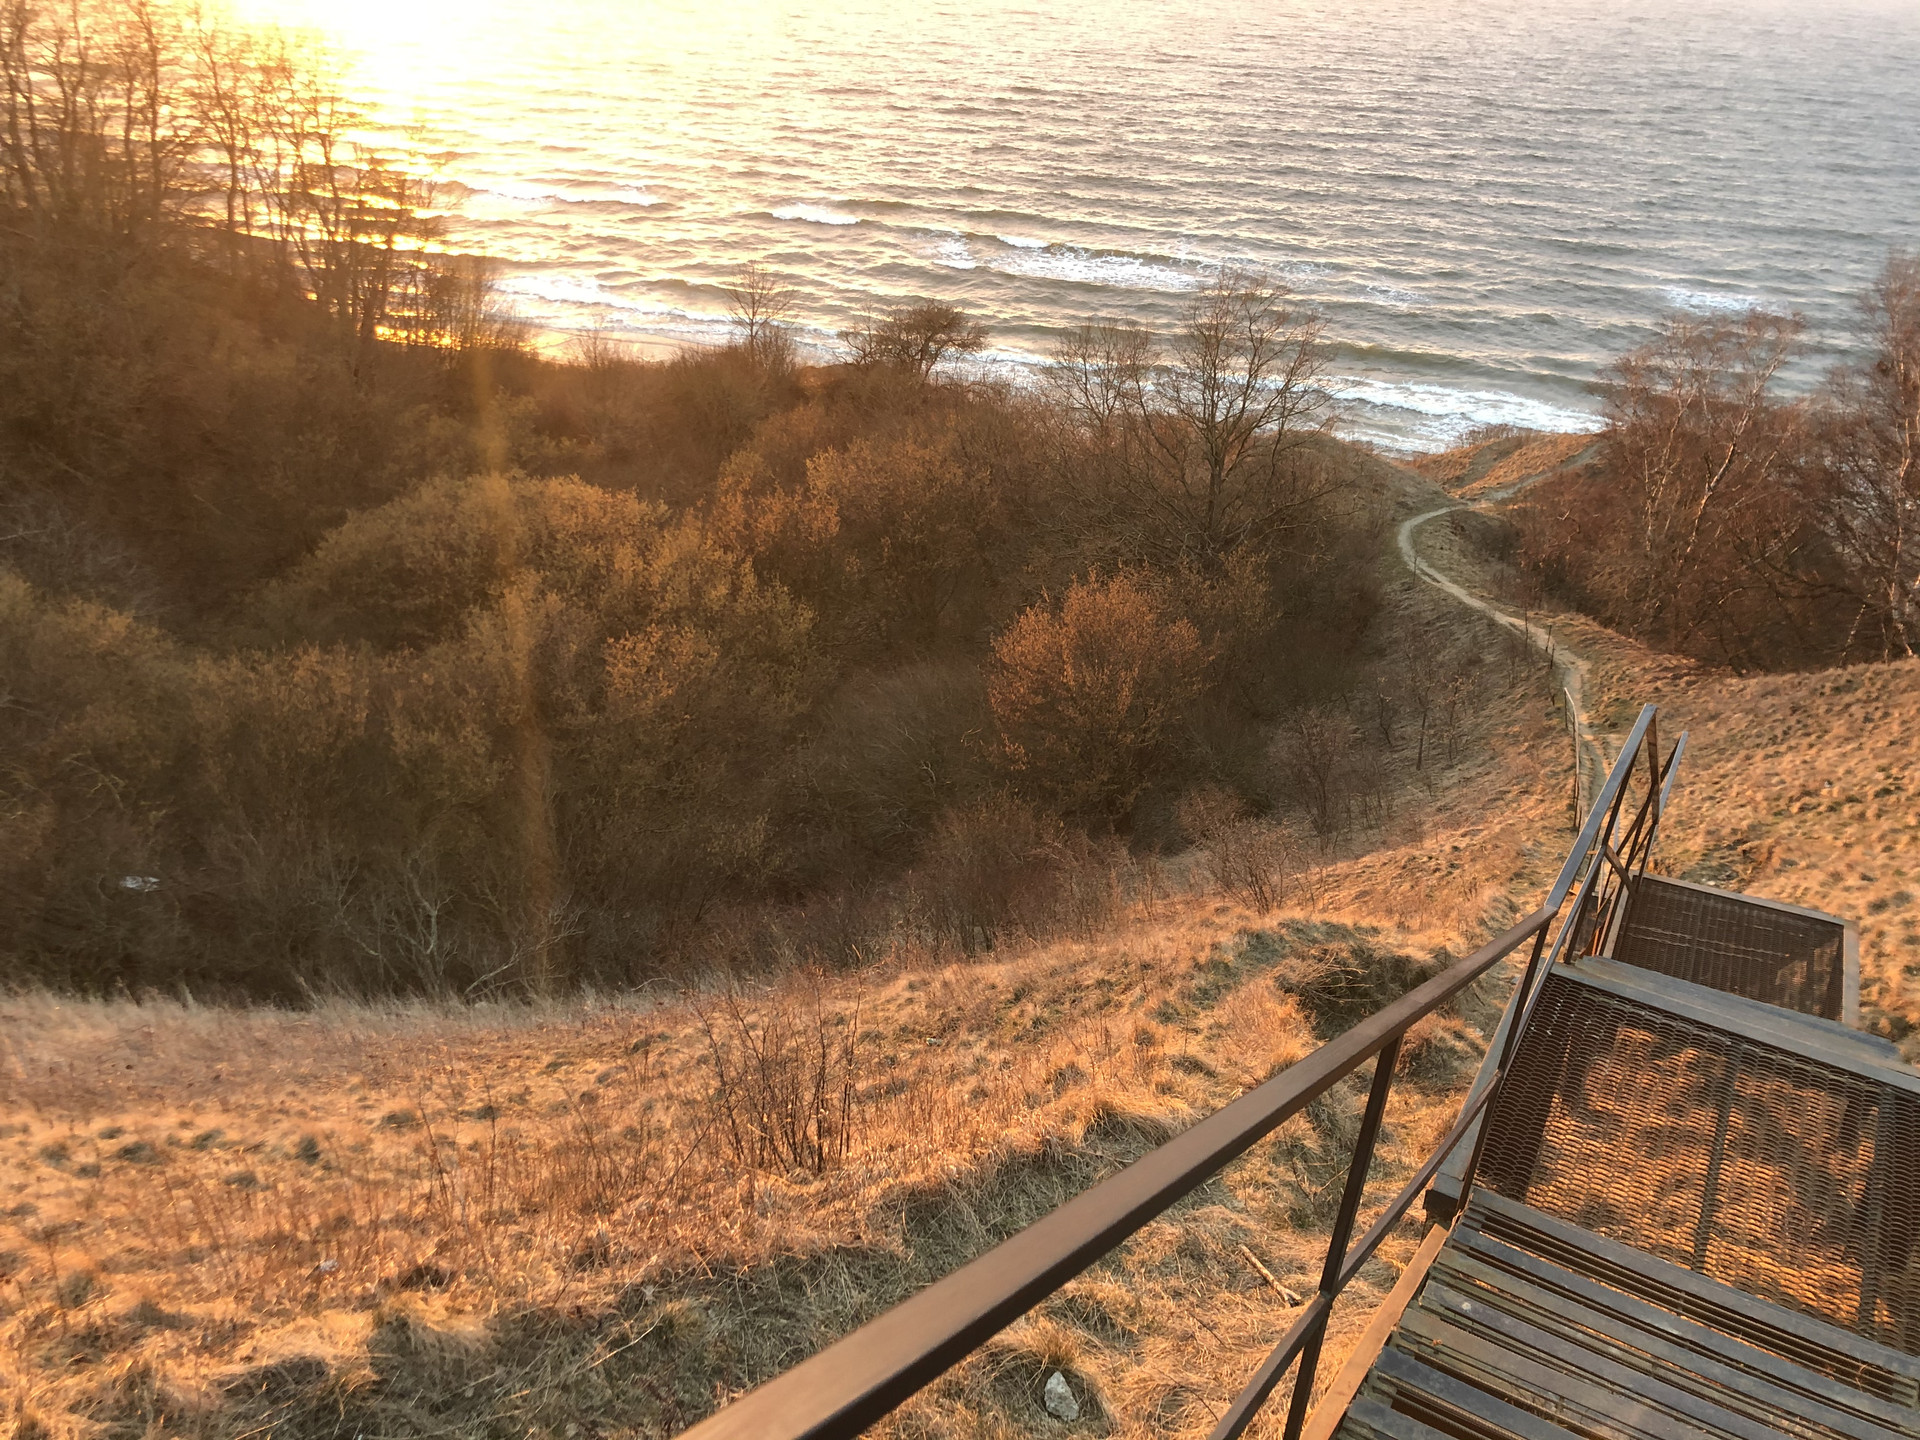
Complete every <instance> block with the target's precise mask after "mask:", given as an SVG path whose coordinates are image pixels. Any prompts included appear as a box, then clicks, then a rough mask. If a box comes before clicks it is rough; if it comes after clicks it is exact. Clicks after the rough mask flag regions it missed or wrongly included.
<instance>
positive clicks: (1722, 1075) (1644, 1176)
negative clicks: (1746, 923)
mask: <svg viewBox="0 0 1920 1440" xmlns="http://www.w3.org/2000/svg"><path fill="white" fill-rule="evenodd" d="M1481 1174H1482V1176H1483V1178H1484V1180H1485V1182H1486V1183H1487V1185H1488V1186H1489V1187H1490V1188H1492V1189H1493V1190H1494V1191H1496V1192H1497V1193H1499V1194H1501V1195H1505V1196H1507V1197H1508V1198H1509V1199H1513V1200H1518V1201H1521V1202H1522V1203H1524V1204H1527V1205H1531V1206H1533V1207H1534V1208H1536V1209H1538V1210H1543V1211H1545V1212H1546V1213H1547V1214H1549V1215H1554V1216H1557V1217H1559V1218H1561V1219H1563V1220H1566V1221H1568V1222H1570V1223H1572V1224H1575V1225H1579V1226H1581V1227H1583V1228H1585V1229H1588V1230H1592V1231H1595V1232H1596V1233H1598V1234H1601V1235H1606V1236H1609V1237H1611V1238H1613V1239H1616V1240H1619V1241H1621V1242H1623V1243H1625V1244H1628V1245H1631V1246H1633V1247H1634V1248H1636V1249H1638V1250H1642V1251H1644V1252H1646V1253H1647V1254H1650V1255H1657V1256H1659V1257H1660V1258H1662V1259H1665V1260H1670V1261H1673V1262H1674V1263H1676V1264H1679V1265H1684V1266H1687V1267H1688V1268H1689V1269H1692V1270H1695V1271H1698V1272H1699V1273H1701V1274H1703V1275H1709V1276H1712V1277H1713V1278H1714V1279H1716V1280H1721V1281H1724V1282H1725V1283H1727V1284H1729V1285H1732V1286H1734V1287H1736V1288H1738V1289H1740V1290H1744V1291H1746V1292H1747V1293H1748V1294H1750V1295H1755V1296H1759V1297H1760V1298H1762V1299H1764V1300H1769V1301H1772V1302H1773V1303H1775V1304H1778V1305H1784V1306H1787V1307H1789V1308H1791V1309H1795V1310H1799V1311H1802V1312H1804V1313H1806V1314H1809V1315H1814V1316H1818V1317H1819V1318H1820V1319H1823V1320H1826V1321H1828V1322H1830V1323H1832V1324H1835V1325H1839V1326H1843V1327H1845V1328H1847V1329H1850V1330H1854V1331H1856V1332H1858V1333H1859V1334H1862V1335H1865V1336H1868V1337H1869V1338H1871V1339H1874V1340H1877V1341H1879V1342H1880V1343H1881V1344H1884V1345H1890V1346H1893V1347H1894V1348H1896V1349H1900V1350H1904V1351H1906V1352H1907V1353H1909V1354H1920V1100H1917V1099H1916V1097H1914V1096H1912V1095H1910V1094H1907V1093H1906V1092H1904V1091H1901V1090H1897V1089H1895V1088H1894V1087H1892V1086H1890V1085H1887V1084H1885V1083H1882V1082H1879V1081H1876V1080H1874V1079H1872V1078H1869V1077H1866V1076H1861V1075H1856V1074H1852V1073H1850V1072H1848V1071H1846V1070H1842V1069H1838V1068H1836V1067H1833V1066H1829V1065H1823V1064H1819V1063H1817V1062H1815V1061H1812V1060H1807V1059H1804V1058H1802V1057H1800V1056H1797V1055H1794V1054H1792V1053H1790V1052H1788V1051H1786V1050H1783V1049H1779V1048H1776V1047H1774V1046H1771V1045H1763V1044H1760V1043H1758V1042H1755V1041H1753V1040H1750V1039H1747V1038H1745V1037H1742V1036H1737V1035H1734V1034H1732V1033H1730V1032H1727V1031H1723V1030H1717V1029H1713V1028H1711V1027H1709V1026H1705V1025H1700V1024H1696V1023H1694V1022H1692V1021H1688V1020H1683V1019H1681V1018H1679V1017H1677V1016H1675V1015H1672V1014H1670V1013H1668V1012H1666V1011H1664V1010H1658V1009H1654V1008H1652V1007H1650V1006H1646V1005H1641V1004H1637V1003H1635V1002H1633V1001H1630V1000H1626V999H1622V998H1620V997H1617V996H1614V995H1611V994H1608V993H1606V992H1603V991H1598V990H1594V989H1592V988H1590V987H1588V986H1585V985H1581V984H1579V983H1578V982H1576V981H1574V980H1571V979H1569V978H1567V977H1565V976H1560V975H1554V976H1550V977H1548V979H1547V982H1546V984H1545V986H1544V988H1543V989H1542V991H1541V994H1540V999H1539V1003H1538V1005H1537V1006H1536V1008H1535V1010H1534V1012H1533V1016H1532V1018H1531V1020H1530V1022H1529V1023H1528V1025H1527V1029H1526V1031H1525V1033H1524V1034H1523V1035H1522V1036H1521V1039H1520V1044H1519V1048H1518V1051H1517V1053H1516V1055H1515V1057H1514V1063H1513V1068H1512V1071H1511V1073H1510V1074H1509V1076H1508V1077H1507V1080H1506V1082H1505V1083H1504V1084H1503V1086H1502V1088H1501V1093H1500V1095H1499V1097H1498V1099H1497V1100H1496V1101H1495V1105H1494V1114H1493V1116H1492V1118H1491V1120H1490V1121H1489V1129H1488V1134H1487V1144H1486V1150H1485V1153H1484V1155H1483V1158H1482V1169H1481Z"/></svg>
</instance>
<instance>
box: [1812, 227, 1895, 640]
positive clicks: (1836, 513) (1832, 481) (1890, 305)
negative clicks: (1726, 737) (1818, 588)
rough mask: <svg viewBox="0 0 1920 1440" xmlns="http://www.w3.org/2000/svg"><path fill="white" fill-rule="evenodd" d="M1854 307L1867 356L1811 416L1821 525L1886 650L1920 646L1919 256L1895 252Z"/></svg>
mask: <svg viewBox="0 0 1920 1440" xmlns="http://www.w3.org/2000/svg"><path fill="white" fill-rule="evenodd" d="M1861 309H1862V312H1863V316H1864V319H1865V321H1866V327H1867V331H1868V336H1869V338H1870V340H1871V342H1872V345H1873V358H1872V360H1871V362H1870V363H1869V364H1868V365H1866V366H1864V367H1857V368H1846V369H1842V370H1840V371H1838V372H1837V373H1836V374H1835V375H1834V377H1833V380H1832V383H1831V385H1830V388H1829V396H1828V400H1827V404H1826V405H1825V406H1823V407H1822V413H1821V416H1820V423H1819V425H1818V434H1819V441H1818V445H1817V460H1816V465H1817V473H1818V475H1819V478H1820V480H1821V481H1822V482H1823V483H1822V484H1821V487H1820V488H1821V489H1822V491H1823V492H1824V493H1823V494H1822V495H1821V496H1820V501H1821V505H1820V508H1821V512H1822V516H1823V529H1824V530H1825V531H1826V533H1827V534H1828V535H1829V536H1830V537H1831V539H1832V541H1833V543H1834V547H1835V549H1836V550H1837V551H1838V552H1839V555H1840V558H1841V563H1842V565H1843V566H1844V567H1845V569H1846V571H1847V573H1848V576H1849V579H1850V580H1851V582H1852V584H1853V588H1854V589H1855V591H1856V593H1857V594H1858V597H1859V608H1858V611H1857V613H1856V615H1855V619H1854V622H1853V626H1852V632H1851V633H1849V635H1848V637H1847V645H1848V648H1849V649H1851V648H1852V647H1853V645H1854V642H1855V640H1856V639H1857V638H1858V636H1859V632H1860V631H1861V630H1862V629H1864V628H1867V627H1868V626H1869V625H1870V624H1872V623H1874V622H1876V621H1877V623H1878V625H1879V628H1880V629H1881V630H1882V632H1883V633H1882V637H1881V650H1882V652H1883V653H1884V654H1885V655H1886V656H1887V657H1889V658H1891V657H1892V656H1895V655H1912V654H1914V653H1915V647H1916V645H1920V256H1916V255H1911V254H1901V253H1898V252H1896V253H1894V254H1893V255H1891V256H1889V257H1888V259H1887V264H1886V268H1885V269H1884V270H1882V271H1881V273H1880V278H1879V279H1878V280H1877V281H1876V282H1875V283H1874V286H1873V288H1872V289H1871V290H1870V291H1868V292H1867V295H1866V297H1865V298H1864V300H1863V301H1862V305H1861Z"/></svg>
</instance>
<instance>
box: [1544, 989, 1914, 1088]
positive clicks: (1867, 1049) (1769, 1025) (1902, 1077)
mask: <svg viewBox="0 0 1920 1440" xmlns="http://www.w3.org/2000/svg"><path fill="white" fill-rule="evenodd" d="M1559 974H1560V975H1561V976H1563V977H1564V978H1566V979H1568V980H1572V981H1575V982H1577V983H1579V984H1582V985H1586V986H1588V987H1589V988H1591V989H1595V990H1601V991H1604V992H1606V993H1607V994H1609V995H1613V996H1616V997H1618V998H1619V999H1622V1000H1628V1001H1632V1002H1633V1003H1635V1004H1639V1005H1645V1006H1649V1007H1651V1008H1654V1009H1659V1010H1667V1011H1670V1012H1672V1013H1673V1014H1674V1015H1677V1016H1679V1017H1680V1018H1681V1019H1683V1020H1688V1021H1691V1022H1692V1023H1694V1024H1696V1025H1704V1026H1707V1027H1708V1028H1710V1029H1713V1030H1717V1031H1719V1032H1720V1033H1721V1034H1723V1035H1732V1036H1736V1037H1738V1038H1739V1039H1742V1040H1745V1041H1747V1042H1748V1043H1749V1044H1754V1045H1764V1046H1766V1047H1768V1048H1769V1049H1773V1050H1782V1051H1785V1052H1786V1053H1787V1054H1789V1055H1797V1056H1801V1057H1803V1058H1805V1059H1807V1060H1810V1061H1812V1062H1813V1063H1815V1064H1818V1065H1825V1066H1827V1067H1828V1068H1829V1069H1834V1070H1840V1071H1843V1072H1845V1073H1847V1074H1849V1075H1858V1076H1860V1077H1862V1078H1863V1079H1867V1080H1870V1081H1872V1082H1873V1083H1875V1084H1883V1085H1894V1086H1898V1087H1899V1088H1901V1089H1904V1090H1908V1091H1910V1092H1912V1093H1913V1094H1916V1095H1920V1073H1915V1072H1914V1071H1913V1070H1912V1069H1911V1068H1910V1067H1908V1066H1906V1065H1904V1064H1903V1063H1902V1062H1901V1059H1900V1052H1899V1051H1898V1050H1895V1049H1893V1048H1892V1047H1891V1046H1888V1047H1886V1048H1882V1045H1881V1044H1878V1043H1875V1042H1876V1041H1878V1040H1879V1037H1878V1036H1874V1035H1868V1034H1865V1033H1863V1032H1862V1031H1859V1030H1849V1029H1847V1028H1846V1026H1844V1025H1841V1024H1839V1023H1838V1022H1837V1021H1833V1020H1823V1019H1821V1018H1820V1017H1819V1016H1818V1015H1803V1014H1801V1012H1800V1011H1798V1010H1783V1009H1781V1008H1780V1007H1779V1006H1778V1005H1768V1004H1766V1003H1765V1002H1764V1001H1760V1000H1749V999H1747V998H1746V997H1745V996H1744V995H1734V994H1731V993H1730V992H1728V991H1725V990H1715V989H1714V988H1713V987H1712V986H1710V985H1696V984H1694V982H1693V981H1691V980H1676V979H1675V978H1674V977H1673V976H1671V975H1662V974H1660V973H1659V972H1657V971H1654V970H1642V969H1641V968H1640V967H1639V966H1637V965H1627V964H1623V963H1622V962H1620V961H1618V960H1607V959H1600V958H1594V959H1588V960H1581V961H1578V962H1576V963H1574V964H1571V965H1568V966H1567V967H1565V969H1564V970H1562V971H1560V972H1559Z"/></svg>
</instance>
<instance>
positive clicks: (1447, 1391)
mask: <svg viewBox="0 0 1920 1440" xmlns="http://www.w3.org/2000/svg"><path fill="white" fill-rule="evenodd" d="M1375 1386H1378V1387H1379V1389H1380V1392H1381V1393H1382V1394H1387V1393H1391V1394H1392V1395H1393V1397H1394V1399H1395V1401H1396V1402H1398V1401H1399V1400H1400V1399H1401V1398H1402V1397H1404V1396H1407V1395H1418V1396H1421V1397H1424V1398H1425V1399H1426V1400H1427V1401H1428V1402H1429V1403H1430V1404H1431V1405H1433V1406H1434V1407H1435V1408H1437V1409H1441V1410H1445V1411H1447V1412H1449V1413H1451V1414H1455V1415H1467V1416H1472V1417H1473V1418H1474V1419H1476V1420H1480V1421H1482V1422H1484V1423H1486V1424H1489V1425H1491V1426H1495V1427H1497V1428H1499V1429H1500V1430H1503V1431H1505V1432H1506V1433H1507V1434H1508V1435H1512V1436H1515V1437H1517V1440H1569V1434H1570V1432H1568V1431H1566V1430H1563V1429H1561V1428H1560V1427H1559V1426H1558V1425H1555V1424H1554V1423H1553V1422H1552V1421H1551V1420H1542V1419H1541V1418H1540V1417H1539V1416H1538V1415H1535V1414H1534V1413H1533V1412H1532V1411H1531V1410H1522V1409H1521V1408H1520V1407H1519V1406H1517V1405H1511V1404H1509V1403H1508V1402H1507V1401H1505V1400H1502V1399H1501V1398H1500V1397H1499V1396H1497V1395H1494V1394H1492V1393H1490V1392H1488V1391H1486V1390H1482V1389H1480V1388H1479V1387H1478V1386H1476V1385H1469V1384H1467V1383H1466V1381H1464V1380H1459V1379H1456V1378H1455V1377H1454V1376H1452V1375H1448V1374H1445V1373H1443V1372H1441V1371H1439V1370H1435V1369H1434V1368H1432V1367H1431V1366H1429V1365H1422V1364H1421V1363H1420V1362H1419V1361H1418V1360H1416V1359H1414V1358H1413V1356H1411V1355H1408V1354H1406V1353H1405V1352H1404V1351H1400V1350H1386V1351H1383V1352H1382V1353H1381V1355H1380V1362H1379V1364H1377V1365H1376V1366H1375V1367H1374V1380H1373V1382H1372V1383H1371V1384H1369V1385H1368V1387H1367V1392H1368V1395H1371V1394H1372V1393H1373V1391H1374V1388H1375ZM1354 1403H1355V1404H1356V1405H1359V1404H1369V1403H1372V1404H1377V1403H1379V1402H1378V1401H1372V1400H1369V1399H1368V1398H1367V1397H1366V1396H1363V1397H1362V1398H1361V1399H1360V1400H1357V1401H1355V1402H1354Z"/></svg>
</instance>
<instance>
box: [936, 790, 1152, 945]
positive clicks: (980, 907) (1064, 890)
mask: <svg viewBox="0 0 1920 1440" xmlns="http://www.w3.org/2000/svg"><path fill="white" fill-rule="evenodd" d="M1118 848H1119V847H1118V846H1117V845H1113V844H1106V845H1102V844H1100V843H1097V842H1095V841H1093V840H1090V839H1089V838H1088V837H1087V836H1085V835H1083V834H1079V833H1077V832H1073V831H1070V830H1069V829H1068V828H1067V827H1066V826H1065V825H1064V824H1062V823H1061V821H1060V820H1059V819H1058V818H1056V817H1055V816H1053V815H1050V814H1048V813H1046V812H1045V811H1042V810H1039V809H1036V808H1035V807H1033V806H1031V805H1029V804H1027V803H1025V802H1024V801H1022V800H1019V799H1017V798H1016V797H1013V796H1010V795H1005V794H998V795H991V796H988V797H987V798H985V799H983V800H979V801H976V802H973V803H971V804H967V805H961V806H956V807H954V808H953V809H951V810H949V811H947V812H946V813H945V814H944V815H942V816H941V817H940V819H939V821H938V822H937V823H936V824H935V826H934V831H933V836H932V838H931V839H930V840H929V842H928V845H927V849H926V852H925V855H924V857H923V859H922V862H921V865H920V867H919V869H918V870H917V871H916V873H915V876H914V885H915V890H916V895H917V898H918V901H919V904H920V906H921V909H922V913H923V916H924V919H925V923H926V926H927V928H928V929H929V930H930V931H931V932H932V936H933V939H934V941H935V943H936V944H949V945H955V946H957V947H958V948H959V949H960V950H961V951H962V952H963V953H966V954H969V955H971V954H976V953H978V952H981V951H986V950H991V949H993V948H994V947H995V946H996V945H998V944H1000V943H1002V942H1003V941H1004V940H1006V939H1009V938H1012V937H1015V936H1019V937H1023V938H1027V939H1035V940H1037V939H1043V938H1047V937H1050V936H1054V935H1061V934H1072V935H1081V936H1085V935H1090V934H1091V933H1092V932H1093V930H1094V928H1095V927H1096V926H1097V925H1098V924H1099V922H1100V921H1101V920H1103V919H1104V918H1105V917H1106V916H1107V915H1108V914H1110V913H1111V912H1112V910H1113V909H1114V908H1115V907H1116V905H1117V903H1118V900H1119V897H1120V893H1121V886H1120V884H1119V877H1118V874H1117V871H1118V869H1119V868H1121V863H1122V862H1121V861H1120V858H1119V855H1118Z"/></svg>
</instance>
